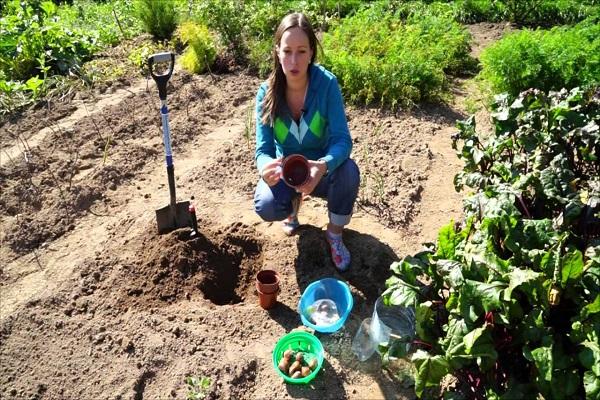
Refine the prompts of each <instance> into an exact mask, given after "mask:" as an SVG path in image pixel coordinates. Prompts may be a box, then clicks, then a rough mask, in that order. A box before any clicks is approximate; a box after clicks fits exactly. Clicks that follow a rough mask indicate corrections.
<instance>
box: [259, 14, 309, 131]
mask: <svg viewBox="0 0 600 400" xmlns="http://www.w3.org/2000/svg"><path fill="white" fill-rule="evenodd" d="M295 27H299V28H300V29H302V30H303V31H304V33H306V36H308V43H309V45H310V49H311V50H312V52H313V54H312V58H311V59H310V64H311V65H312V64H313V63H314V62H315V59H316V56H317V46H319V45H320V43H319V40H318V39H317V36H316V35H315V31H314V30H313V27H312V25H311V24H310V21H309V20H308V18H307V17H306V15H304V14H302V13H292V14H288V15H287V16H286V17H285V18H283V20H282V21H281V23H280V24H279V27H278V28H277V31H276V32H275V45H274V46H273V51H272V55H273V71H272V72H271V74H270V75H269V78H268V79H267V83H268V85H269V88H268V89H267V93H266V94H265V97H264V98H263V103H262V115H261V121H262V123H263V124H265V125H271V126H273V122H274V121H275V116H276V115H279V112H280V110H281V105H282V102H283V99H285V89H286V86H287V82H286V80H285V74H284V73H283V69H282V68H281V63H280V62H279V57H277V47H278V46H279V45H280V43H281V37H282V36H283V34H284V32H285V31H287V30H288V29H291V28H295Z"/></svg>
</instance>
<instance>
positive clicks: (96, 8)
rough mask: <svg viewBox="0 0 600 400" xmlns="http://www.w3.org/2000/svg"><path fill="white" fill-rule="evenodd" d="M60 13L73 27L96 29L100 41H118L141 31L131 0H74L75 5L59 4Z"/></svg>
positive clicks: (88, 29)
mask: <svg viewBox="0 0 600 400" xmlns="http://www.w3.org/2000/svg"><path fill="white" fill-rule="evenodd" d="M58 15H59V16H60V17H61V19H62V20H63V23H67V24H68V26H69V27H70V28H77V29H83V30H87V31H88V32H96V33H97V37H98V41H99V43H100V44H101V45H103V46H106V45H115V44H117V43H119V41H121V40H122V39H130V38H132V37H134V36H136V35H138V34H139V33H141V32H142V26H141V23H140V21H139V20H138V19H137V18H136V17H135V12H134V7H133V4H132V3H131V0H128V1H121V0H112V1H108V0H107V1H103V2H98V1H91V0H75V1H73V6H72V7H60V8H59V11H58Z"/></svg>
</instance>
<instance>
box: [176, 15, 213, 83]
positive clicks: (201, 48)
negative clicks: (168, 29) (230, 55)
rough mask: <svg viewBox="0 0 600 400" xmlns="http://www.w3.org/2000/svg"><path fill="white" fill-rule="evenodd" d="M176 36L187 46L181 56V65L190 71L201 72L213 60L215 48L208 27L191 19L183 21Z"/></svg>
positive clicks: (208, 66)
mask: <svg viewBox="0 0 600 400" xmlns="http://www.w3.org/2000/svg"><path fill="white" fill-rule="evenodd" d="M177 36H178V37H179V38H180V39H181V41H182V42H183V43H184V44H186V45H187V46H188V47H187V48H186V49H185V51H184V53H183V55H182V57H181V60H180V62H181V65H182V66H183V68H184V69H186V70H187V71H189V72H191V73H195V74H198V73H202V72H204V71H206V70H207V69H210V66H211V65H212V64H213V63H214V62H215V58H216V55H217V50H216V47H215V43H214V40H213V38H212V35H211V34H210V32H209V31H208V28H207V27H206V26H204V25H200V24H197V23H194V22H191V21H188V22H184V23H183V24H181V26H180V27H179V28H178V30H177Z"/></svg>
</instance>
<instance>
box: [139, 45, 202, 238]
mask: <svg viewBox="0 0 600 400" xmlns="http://www.w3.org/2000/svg"><path fill="white" fill-rule="evenodd" d="M163 62H169V68H168V70H167V71H166V72H163V73H156V71H155V70H154V64H155V63H163ZM174 65H175V54H173V53H171V52H165V53H158V54H153V55H151V56H150V57H148V68H149V70H150V75H152V78H153V79H154V81H155V82H156V86H157V87H158V96H159V97H160V117H161V119H162V130H163V144H164V146H165V156H166V158H167V177H168V179H169V193H170V202H169V205H168V206H166V207H162V208H159V209H158V210H156V224H157V226H158V233H160V234H162V233H167V232H170V231H172V230H174V229H177V228H185V227H188V226H190V227H191V226H192V216H191V214H190V202H189V201H180V202H177V200H176V197H175V171H174V167H173V152H172V150H171V134H170V130H169V110H168V109H167V82H168V81H169V78H170V77H171V74H172V73H173V67H174Z"/></svg>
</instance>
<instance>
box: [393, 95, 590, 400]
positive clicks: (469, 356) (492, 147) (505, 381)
mask: <svg viewBox="0 0 600 400" xmlns="http://www.w3.org/2000/svg"><path fill="white" fill-rule="evenodd" d="M508 98H509V97H508V95H503V96H499V97H498V98H497V103H496V104H495V107H494V111H495V112H494V113H493V115H492V116H493V122H494V124H495V127H496V131H495V134H493V135H491V136H487V137H486V136H482V135H479V134H477V132H476V130H475V121H474V118H473V117H471V118H469V119H468V120H466V121H462V122H460V123H459V125H458V127H459V130H460V131H459V133H458V134H457V135H456V137H455V138H454V140H453V147H454V148H455V149H457V150H458V154H459V156H460V158H461V159H462V160H463V161H464V163H465V167H464V169H463V171H462V172H461V173H460V174H458V175H457V177H456V178H455V184H456V185H457V189H458V188H461V187H462V186H468V187H470V188H472V189H474V190H475V191H476V193H475V194H474V195H472V196H470V197H468V198H467V199H466V200H465V206H464V214H465V223H464V224H459V225H455V224H454V223H453V222H451V223H450V224H448V225H447V226H444V227H442V228H441V229H440V231H439V235H438V240H437V243H436V245H430V246H429V247H428V248H427V249H426V250H425V251H423V252H421V253H418V254H416V255H414V256H407V257H405V258H404V259H403V260H402V261H400V262H397V263H394V264H392V266H391V269H392V272H393V275H392V277H391V278H389V279H388V281H387V282H386V285H387V286H388V289H387V290H386V292H385V293H384V295H383V296H384V301H385V302H386V304H394V305H401V306H406V307H414V308H415V310H416V313H415V314H416V318H415V319H416V321H415V336H414V337H411V335H406V337H403V338H400V339H399V341H398V342H396V343H390V344H389V346H388V351H387V353H386V354H385V357H384V358H385V359H390V358H393V357H405V356H407V352H406V350H407V349H412V350H413V351H414V354H412V357H411V359H412V362H413V363H414V366H415V391H416V393H417V395H418V396H419V397H421V396H423V395H424V394H426V388H428V387H438V388H439V385H440V381H441V378H442V377H444V376H445V375H446V374H448V373H449V374H451V375H453V376H454V378H456V381H455V382H456V384H455V385H454V387H453V388H452V389H449V388H448V387H446V388H444V389H445V390H448V391H449V390H452V393H444V395H443V398H448V399H450V398H452V399H459V398H488V399H536V398H544V399H566V398H577V399H583V398H586V399H589V400H591V399H597V398H598V396H600V368H599V367H600V341H599V334H598V332H600V163H599V162H598V156H599V154H600V131H599V129H598V124H597V122H598V120H599V119H600V98H599V97H598V94H597V93H596V94H595V95H594V94H593V93H584V92H582V91H581V90H579V89H573V90H572V91H567V90H563V91H561V92H554V93H551V94H550V95H548V96H547V95H544V94H543V93H542V92H540V91H537V90H529V91H527V92H524V93H522V94H521V95H520V96H519V97H518V98H517V99H516V100H515V101H514V102H510V101H509V100H508Z"/></svg>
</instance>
